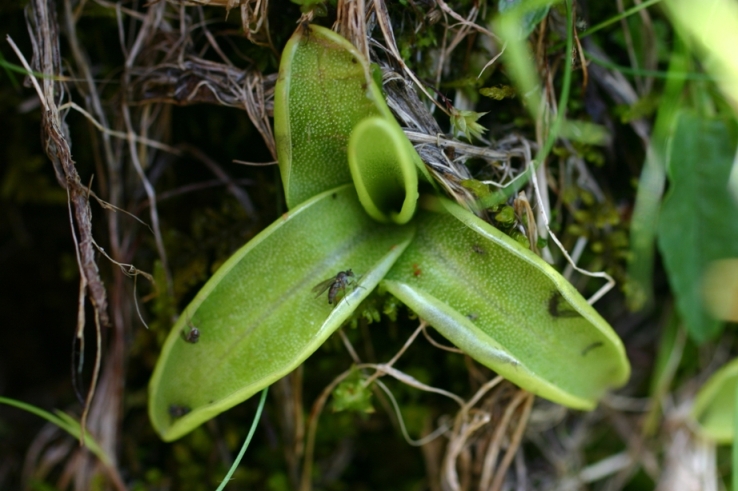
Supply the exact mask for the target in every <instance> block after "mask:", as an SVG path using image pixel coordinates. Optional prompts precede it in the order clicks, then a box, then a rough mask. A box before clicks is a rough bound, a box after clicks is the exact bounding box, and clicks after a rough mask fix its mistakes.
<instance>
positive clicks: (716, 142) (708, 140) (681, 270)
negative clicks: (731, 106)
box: [658, 112, 738, 342]
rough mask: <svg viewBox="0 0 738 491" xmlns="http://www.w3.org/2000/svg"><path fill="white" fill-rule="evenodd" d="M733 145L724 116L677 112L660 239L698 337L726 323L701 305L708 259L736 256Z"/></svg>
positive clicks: (674, 285)
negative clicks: (731, 189) (731, 179)
mask: <svg viewBox="0 0 738 491" xmlns="http://www.w3.org/2000/svg"><path fill="white" fill-rule="evenodd" d="M735 151H736V137H735V133H734V129H733V128H732V127H731V126H729V125H728V124H727V123H726V122H725V121H722V120H718V119H709V118H704V117H701V116H699V115H697V114H695V113H691V112H683V113H682V114H681V115H680V116H679V120H678V122H677V127H676V131H675V134H674V138H673V142H672V146H671V150H670V152H669V160H668V162H667V165H668V167H667V171H668V174H669V181H670V184H671V188H670V190H669V193H668V195H667V197H666V199H665V200H664V203H663V206H662V210H661V216H660V219H659V224H658V238H659V241H658V242H659V248H660V250H661V253H662V255H663V257H664V265H665V267H666V271H667V273H668V277H669V283H670V285H671V289H672V291H673V292H674V295H675V296H676V304H677V309H678V310H679V314H680V315H681V316H682V318H683V319H684V323H685V326H686V328H687V332H688V333H689V334H690V336H691V337H692V338H693V339H695V340H696V341H698V342H703V341H706V340H708V339H710V338H713V337H715V336H716V335H718V334H719V333H720V330H721V325H722V324H721V322H719V321H718V320H716V319H714V318H713V317H711V316H710V315H709V314H708V313H707V310H706V309H705V307H704V305H703V301H702V291H701V290H702V288H701V282H702V277H703V274H704V273H705V270H706V269H707V267H708V265H709V263H710V262H712V261H714V260H717V259H722V258H727V257H736V256H738V220H736V219H735V217H738V205H736V203H735V201H734V200H733V199H732V197H731V195H730V193H729V191H728V176H729V175H730V171H731V168H732V165H733V160H734V157H735Z"/></svg>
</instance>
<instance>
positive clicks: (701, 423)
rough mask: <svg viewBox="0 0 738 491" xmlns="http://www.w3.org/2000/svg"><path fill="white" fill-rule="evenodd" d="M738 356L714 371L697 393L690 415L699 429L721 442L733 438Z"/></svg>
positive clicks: (727, 441)
mask: <svg viewBox="0 0 738 491" xmlns="http://www.w3.org/2000/svg"><path fill="white" fill-rule="evenodd" d="M737 389H738V360H733V361H731V362H730V363H728V364H727V365H725V366H724V367H722V368H721V369H720V370H718V371H717V372H715V373H713V374H712V376H711V377H710V378H709V380H708V381H707V383H705V385H703V386H702V388H701V389H700V391H699V392H698V393H697V397H695V400H694V405H693V406H692V412H691V417H692V419H693V420H694V422H695V423H696V425H695V426H696V427H697V429H698V430H699V433H700V434H701V435H702V436H704V437H706V438H709V439H711V440H715V441H716V442H718V443H730V442H731V441H733V435H734V431H735V430H734V420H733V417H734V416H733V415H734V412H735V409H736V408H735V397H736V390H737Z"/></svg>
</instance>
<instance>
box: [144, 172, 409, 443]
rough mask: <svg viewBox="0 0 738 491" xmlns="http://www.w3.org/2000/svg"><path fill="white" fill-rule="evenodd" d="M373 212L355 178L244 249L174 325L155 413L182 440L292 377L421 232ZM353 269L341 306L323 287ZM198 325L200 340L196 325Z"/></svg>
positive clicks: (153, 396)
mask: <svg viewBox="0 0 738 491" xmlns="http://www.w3.org/2000/svg"><path fill="white" fill-rule="evenodd" d="M413 230H414V229H413V228H412V227H410V226H403V227H400V226H397V225H392V226H383V225H380V224H378V223H377V222H375V221H374V220H373V219H371V218H370V217H369V216H368V215H367V214H366V213H365V212H364V209H363V208H362V206H361V204H360V203H359V201H358V199H357V197H356V193H355V191H354V189H353V187H351V186H344V187H341V188H338V189H335V190H332V191H328V192H326V193H323V194H321V195H319V196H316V197H315V198H314V199H312V200H309V201H307V202H306V203H304V204H303V205H301V206H299V207H297V208H295V209H293V210H292V211H290V212H289V213H287V214H285V215H284V216H283V217H282V218H281V219H279V220H278V221H277V222H275V223H274V224H272V225H271V226H270V227H268V228H267V229H265V230H264V231H263V232H261V233H260V234H259V235H258V236H257V237H255V238H254V239H252V240H251V241H250V242H249V243H248V244H246V245H245V246H244V247H243V248H241V249H240V250H239V251H238V252H236V253H235V254H234V255H233V256H232V257H231V258H230V259H229V260H228V261H227V262H226V263H225V264H224V265H223V266H222V267H221V268H220V269H219V270H218V272H217V273H216V274H215V275H214V276H213V277H212V278H211V279H210V280H209V281H208V283H207V284H206V285H205V286H204V287H203V289H202V290H201V291H200V292H199V293H198V295H197V296H196V297H195V299H194V300H193V301H192V302H191V303H190V305H189V306H188V307H187V308H186V309H185V311H184V312H183V314H182V316H181V317H180V319H179V321H178V322H177V324H176V325H175V326H174V328H173V329H172V332H171V333H170V335H169V337H168V338H167V341H166V343H165V345H164V348H163V350H162V354H161V357H160V359H159V361H158V363H157V366H156V370H155V371H154V375H153V377H152V379H151V384H150V398H149V414H150V418H151V421H152V423H153V425H154V428H155V429H156V430H157V431H158V432H159V434H160V435H161V437H162V438H163V439H164V440H174V439H176V438H179V437H180V436H182V435H184V434H185V433H187V432H189V431H191V430H192V429H193V428H195V427H196V426H198V425H200V424H201V423H203V422H204V421H207V420H208V419H210V418H212V417H214V416H215V415H217V414H218V413H220V412H222V411H224V410H226V409H228V408H230V407H232V406H234V405H236V404H238V403H239V402H241V401H243V400H245V399H247V398H249V397H250V396H251V395H253V394H255V393H256V392H258V391H259V390H261V389H263V388H264V387H266V386H267V385H269V384H271V383H272V382H274V381H275V380H277V379H279V378H281V377H283V376H284V375H286V374H287V373H289V372H290V371H292V370H293V369H294V368H296V367H297V366H298V365H299V364H300V363H302V362H303V361H304V360H305V359H306V358H307V357H308V356H310V355H311V354H312V353H313V352H314V351H315V350H316V349H318V347H319V346H320V345H321V344H322V343H323V342H324V341H325V340H326V339H327V338H328V336H330V335H331V333H333V332H334V331H335V330H336V329H337V328H338V327H340V326H341V324H343V322H344V321H345V320H346V319H347V318H348V317H349V316H350V315H351V313H352V312H353V310H354V309H355V308H356V307H357V306H358V305H359V304H360V302H361V300H362V299H363V298H364V297H366V296H367V295H368V294H369V293H370V292H371V291H372V290H373V289H374V287H375V286H376V284H377V283H378V282H379V281H380V280H381V279H382V278H383V277H384V275H385V273H386V271H387V270H388V269H389V268H390V267H391V265H392V263H393V262H394V261H395V260H396V258H397V257H398V256H399V255H400V254H401V253H402V251H403V250H404V249H405V247H406V246H407V244H408V242H409V241H410V239H411V237H412V235H413ZM348 269H352V270H353V272H354V273H355V275H356V280H357V281H356V282H355V284H350V285H348V286H347V287H346V289H345V290H346V294H345V296H343V297H342V299H341V300H340V301H339V302H338V304H337V305H335V307H334V306H332V305H329V303H328V296H327V294H326V293H323V294H322V295H320V296H319V297H318V298H316V293H315V292H314V291H313V288H314V287H315V286H316V284H319V283H320V282H321V281H322V280H326V279H329V278H331V277H333V276H335V275H336V274H337V273H338V272H339V271H345V270H348ZM191 326H194V327H196V328H197V329H198V330H199V332H200V336H199V339H198V341H197V342H196V343H192V342H187V340H186V339H185V334H186V332H189V330H190V329H191Z"/></svg>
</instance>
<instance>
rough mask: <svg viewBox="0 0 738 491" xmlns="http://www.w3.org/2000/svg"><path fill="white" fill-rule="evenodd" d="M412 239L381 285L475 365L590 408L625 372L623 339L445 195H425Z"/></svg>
mask: <svg viewBox="0 0 738 491" xmlns="http://www.w3.org/2000/svg"><path fill="white" fill-rule="evenodd" d="M422 199H423V200H424V203H425V207H426V208H434V209H435V211H429V210H428V209H423V210H421V211H419V212H418V216H417V218H416V220H415V223H416V224H417V226H418V232H417V236H416V238H415V239H414V241H413V243H412V244H411V245H410V246H409V247H408V249H407V250H406V251H405V253H404V254H403V255H402V257H401V258H400V259H399V260H398V261H397V263H396V264H395V265H394V266H393V267H392V269H391V270H390V272H389V273H388V275H387V277H386V278H385V280H384V281H383V282H382V285H383V286H384V287H385V288H386V289H387V290H388V291H389V292H390V293H392V294H393V295H395V296H396V297H397V298H399V299H400V300H401V301H402V302H404V303H405V304H406V305H408V306H409V307H410V308H411V309H413V310H414V311H415V312H416V313H417V314H418V315H419V316H420V317H422V318H423V319H425V320H427V321H428V322H429V323H430V324H431V325H432V326H433V327H435V328H436V329H437V330H438V331H439V332H440V333H441V334H443V335H444V336H445V337H446V338H447V339H449V340H450V341H452V342H453V343H454V344H455V345H456V346H458V347H459V348H461V349H462V350H464V351H465V352H466V353H468V354H469V355H470V356H471V357H472V358H474V359H475V360H477V361H479V362H480V363H482V364H484V365H486V366H488V367H490V368H492V369H493V370H495V371H496V372H497V373H499V374H500V375H503V376H504V377H505V378H507V379H509V380H510V381H512V382H514V383H516V384H517V385H519V386H520V387H523V388H524V389H526V390H529V391H531V392H534V393H536V394H538V395H540V396H542V397H545V398H547V399H550V400H553V401H555V402H558V403H560V404H564V405H566V406H569V407H573V408H579V409H591V408H593V407H594V405H595V404H596V402H597V399H598V398H599V397H601V396H602V394H603V393H604V392H605V391H606V390H607V389H609V388H612V387H618V386H621V385H623V384H624V383H625V382H626V381H627V379H628V375H629V373H630V367H629V365H628V361H627V359H626V357H625V352H624V349H623V345H622V343H621V342H620V339H619V338H618V337H617V335H616V334H615V333H614V332H613V330H612V328H611V327H610V326H609V325H608V324H607V322H606V321H605V320H603V319H602V317H600V315H599V314H598V313H597V312H596V311H595V310H594V309H593V308H592V307H591V306H590V305H589V304H587V302H586V301H585V300H584V298H582V296H581V295H580V294H579V293H578V292H577V291H576V290H575V289H574V287H573V286H572V285H571V284H570V283H569V282H568V281H566V280H565V279H564V278H563V277H562V276H561V275H559V273H557V272H556V271H555V270H554V269H553V268H551V266H549V265H548V264H546V263H545V262H544V261H543V260H542V259H541V258H539V257H538V256H536V255H535V254H533V253H531V252H530V251H529V250H527V249H525V248H524V247H522V246H521V245H519V244H518V243H516V242H515V241H514V240H512V239H510V238H509V237H507V236H506V235H504V234H503V233H501V232H500V231H499V230H497V229H495V228H494V227H492V226H491V225H489V224H488V223H486V222H484V221H482V220H480V219H479V218H477V217H476V216H474V215H473V214H471V213H469V212H468V211H466V210H464V209H463V208H461V207H460V206H458V205H456V204H453V203H451V202H450V201H448V200H446V199H436V198H425V197H424V198H422Z"/></svg>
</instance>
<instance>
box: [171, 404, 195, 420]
mask: <svg viewBox="0 0 738 491" xmlns="http://www.w3.org/2000/svg"><path fill="white" fill-rule="evenodd" d="M190 411H191V409H190V408H188V407H187V406H180V405H179V404H171V405H170V406H169V416H171V417H172V419H179V418H181V417H182V416H184V415H185V414H187V413H189V412H190Z"/></svg>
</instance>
